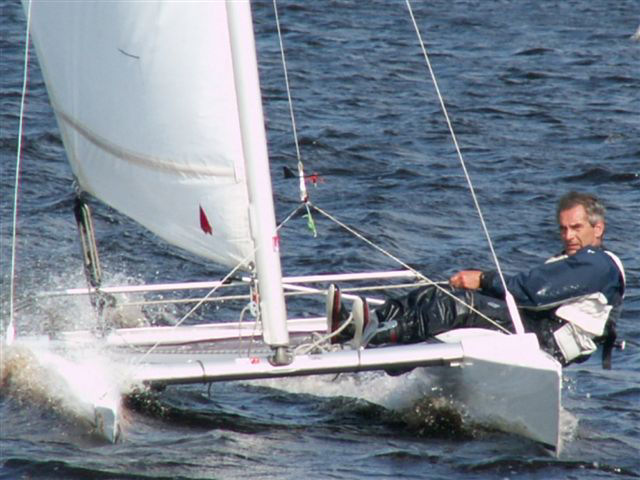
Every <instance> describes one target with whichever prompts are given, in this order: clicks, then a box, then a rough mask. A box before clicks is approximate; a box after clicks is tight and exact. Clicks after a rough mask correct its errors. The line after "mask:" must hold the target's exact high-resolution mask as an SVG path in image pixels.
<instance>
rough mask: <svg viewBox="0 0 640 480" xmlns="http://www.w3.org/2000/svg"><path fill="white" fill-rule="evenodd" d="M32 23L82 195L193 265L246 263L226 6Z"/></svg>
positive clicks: (65, 12) (92, 9)
mask: <svg viewBox="0 0 640 480" xmlns="http://www.w3.org/2000/svg"><path fill="white" fill-rule="evenodd" d="M25 3H26V2H25ZM31 16H32V20H31V21H32V31H33V33H34V37H33V38H34V44H35V47H36V49H37V52H38V58H39V60H40V63H41V67H42V71H43V74H44V77H45V81H46V83H47V89H48V92H49V96H50V99H51V103H52V105H53V108H54V110H55V113H56V117H57V119H58V124H59V127H60V130H61V132H62V136H63V140H64V144H65V147H66V150H67V152H68V156H69V161H70V163H71V166H72V169H73V172H74V174H75V176H76V179H77V181H78V183H79V185H80V187H81V189H82V190H84V191H86V192H88V193H90V194H92V195H94V196H95V197H97V198H99V199H100V200H102V201H103V202H105V203H107V204H108V205H110V206H112V207H113V208H115V209H117V210H118V211H120V212H122V213H124V214H125V215H128V216H129V217H131V218H133V219H134V220H135V221H137V222H139V223H140V224H142V225H143V226H145V227H146V228H148V229H149V230H151V231H153V232H154V233H156V234H157V235H159V236H160V237H162V238H163V239H165V240H166V241H168V242H170V243H172V244H174V245H176V246H179V247H181V248H184V249H186V250H188V251H190V252H192V253H194V254H197V255H200V256H203V257H206V258H210V259H212V260H214V261H216V262H219V263H222V264H224V265H228V266H235V265H237V264H238V263H239V262H241V261H243V260H249V261H252V260H253V250H254V245H253V242H252V239H251V234H250V225H249V220H248V218H249V217H248V215H249V214H248V211H249V207H248V202H249V199H248V192H247V186H246V175H245V166H244V158H243V146H242V141H241V136H240V120H239V114H238V103H237V98H236V89H235V88H236V87H235V83H234V76H233V61H232V56H231V47H230V34H229V27H228V22H227V14H226V5H225V2H198V3H197V4H192V5H191V6H190V7H187V8H185V5H184V4H183V3H182V2H162V1H158V2H147V1H145V2H77V1H68V2H34V4H33V6H32V14H31ZM245 34H246V35H249V36H250V37H251V40H253V32H252V31H249V32H245ZM253 101H254V102H258V103H259V102H260V98H259V97H258V98H254V99H253Z"/></svg>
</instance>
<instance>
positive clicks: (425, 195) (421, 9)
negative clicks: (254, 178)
mask: <svg viewBox="0 0 640 480" xmlns="http://www.w3.org/2000/svg"><path fill="white" fill-rule="evenodd" d="M253 7H254V16H255V20H256V35H257V39H258V50H259V59H260V69H261V77H262V82H263V87H264V100H265V111H266V114H267V121H268V135H269V144H270V151H271V154H272V157H273V176H274V178H276V181H275V190H276V196H277V200H278V215H279V217H281V218H283V217H284V216H285V215H286V214H287V213H288V212H289V211H290V210H291V209H292V208H293V207H294V202H295V198H296V197H297V193H296V192H295V188H296V185H295V184H294V183H295V182H293V183H292V182H290V181H285V180H283V179H281V178H280V175H281V174H280V172H281V169H282V167H283V166H284V165H288V166H291V167H293V166H294V165H295V150H294V146H293V143H292V135H291V129H290V126H289V119H288V111H287V106H286V95H285V92H284V90H283V79H282V71H281V67H280V63H279V53H278V46H277V39H276V36H275V27H274V16H273V10H272V6H271V2H253ZM414 9H415V13H416V17H417V19H418V23H419V25H420V27H421V30H422V33H423V35H424V38H425V41H426V43H427V48H428V49H429V51H430V54H431V60H432V63H433V66H434V69H435V71H436V74H437V76H438V79H439V83H440V88H441V90H442V93H443V95H444V97H445V101H446V103H447V106H448V108H449V112H450V115H451V118H452V122H453V124H454V128H455V130H456V133H457V136H458V140H459V142H460V145H461V148H462V151H463V153H464V155H465V158H466V160H467V162H468V166H469V170H470V173H471V175H472V178H473V180H474V184H475V186H476V189H477V193H478V196H479V201H480V204H481V205H482V207H483V210H484V214H485V217H486V221H487V223H488V225H489V228H490V231H491V233H492V237H493V239H494V241H495V245H496V250H497V253H498V256H499V257H500V259H501V261H502V265H503V268H504V269H505V270H506V272H516V271H519V270H520V269H523V268H526V267H527V266H528V265H530V264H532V263H535V262H539V261H542V260H543V259H544V258H546V256H548V255H550V254H552V253H555V252H556V251H557V249H558V239H557V237H556V231H555V226H554V220H553V214H552V211H553V208H554V204H555V201H556V199H557V197H558V195H559V194H560V193H562V192H564V191H566V190H568V189H580V190H587V191H592V192H596V193H598V194H599V195H600V196H601V197H602V199H603V200H604V202H605V203H606V204H607V205H608V207H609V209H608V213H609V225H608V230H607V235H606V237H607V245H608V247H609V248H610V249H612V250H613V251H615V252H617V253H618V254H619V255H620V257H621V258H622V260H623V261H624V263H625V265H626V268H627V276H628V293H627V299H626V304H625V310H624V313H623V316H622V320H621V321H620V325H619V334H620V336H621V337H623V338H625V339H626V340H627V341H628V343H629V346H628V348H627V349H626V350H625V351H623V352H617V354H616V355H615V358H614V362H615V369H614V370H612V371H604V370H602V369H601V368H600V366H599V354H598V355H596V356H594V358H593V359H592V360H590V361H589V362H587V363H585V364H581V365H578V366H572V367H570V368H568V369H567V370H566V371H565V375H564V376H565V387H564V391H563V396H564V402H563V403H564V407H565V409H566V412H564V414H563V418H564V423H565V426H564V428H563V437H564V439H565V447H564V450H563V452H562V454H561V455H560V457H559V458H552V457H550V456H549V455H547V454H546V453H545V452H543V451H541V450H540V449H539V448H537V447H536V446H534V445H531V443H530V442H527V441H524V440H521V439H518V438H514V437H512V436H509V435H505V434H502V433H496V432H492V431H489V430H486V429H475V428H472V427H471V426H469V425H464V424H460V423H459V418H457V416H456V415H455V414H453V413H452V412H450V411H449V410H448V409H447V408H442V407H438V406H437V405H435V406H434V405H428V404H425V405H420V406H419V407H420V408H422V409H423V410H424V409H427V410H428V411H429V412H432V413H431V414H428V415H414V416H411V415H399V414H397V413H396V412H393V411H390V410H387V409H384V408H381V407H376V406H374V405H373V404H371V403H369V402H368V401H367V399H368V398H371V397H372V396H375V395H377V394H381V391H384V389H385V388H386V387H385V384H384V382H383V383H380V382H376V381H373V380H371V379H370V378H368V377H365V378H363V379H360V380H359V381H358V380H357V379H349V381H348V382H346V383H345V384H343V385H342V386H341V387H340V389H337V388H334V390H331V388H332V384H331V383H330V382H328V381H326V379H309V380H295V381H288V382H285V383H283V384H280V386H281V387H283V388H284V389H273V388H270V385H271V384H261V383H249V384H233V383H230V384H221V385H216V386H214V387H213V389H212V391H211V392H210V393H211V395H209V392H208V391H207V388H206V387H201V386H190V387H180V388H170V389H167V390H166V391H165V392H163V393H161V394H159V396H158V397H142V398H131V399H129V400H128V401H127V404H126V425H125V435H124V439H123V441H122V442H121V443H118V444H116V445H108V444H104V443H103V442H102V441H100V440H98V439H96V438H94V437H93V436H92V435H91V434H90V432H89V429H88V427H87V425H86V424H85V423H83V421H81V420H80V419H79V418H80V417H81V415H80V412H79V411H78V412H77V413H78V415H77V416H74V415H71V414H70V413H69V412H70V410H71V411H73V409H74V408H76V409H81V408H82V407H81V406H80V405H69V400H68V397H69V396H68V392H67V391H65V390H64V389H63V388H61V387H60V384H59V383H57V380H56V378H55V376H52V375H51V372H50V370H42V369H40V368H38V367H37V363H36V362H35V361H34V359H33V358H30V357H29V356H28V355H27V356H26V357H25V356H20V355H16V352H7V351H6V350H5V351H4V352H3V359H2V367H3V372H11V373H12V375H13V377H12V379H11V381H8V382H4V379H3V387H2V391H1V393H0V422H1V423H0V428H1V430H0V462H1V464H2V467H1V470H0V478H55V479H69V478H72V479H73V478H83V479H84V478H100V479H112V478H188V479H195V478H221V479H234V478H260V479H262V478H278V479H298V478H303V477H306V478H314V479H315V478H318V479H320V478H336V479H337V478H344V479H369V478H393V479H411V478H432V479H437V478H442V479H444V478H447V479H448V478H479V479H489V478H500V479H503V478H540V479H549V478H571V479H596V478H598V479H600V478H637V477H640V460H638V459H639V458H640V281H639V275H640V250H639V242H638V238H639V236H640V213H638V206H640V177H639V175H640V117H639V113H638V112H639V111H640V80H639V79H638V76H639V73H640V69H639V66H640V42H639V41H638V40H637V39H636V40H634V39H633V38H632V36H633V35H634V33H636V31H637V29H638V28H639V24H640V8H639V5H638V3H637V2H636V1H632V0H626V1H625V0H619V1H601V2H592V1H590V0H576V1H572V2H565V1H559V0H548V1H547V0H543V1H539V2H510V1H486V2H485V1H482V2H481V1H474V0H458V1H439V0H436V1H430V2H415V4H414ZM280 15H281V20H282V23H283V28H284V36H285V37H284V38H285V46H286V49H287V60H288V66H289V71H290V80H291V87H292V93H293V97H294V102H295V112H296V120H297V123H298V129H299V135H300V140H301V149H302V154H303V157H304V160H305V163H306V165H307V168H308V169H309V170H311V171H317V172H319V173H320V174H321V175H322V176H323V179H324V182H323V183H321V184H319V186H318V188H312V190H311V195H312V199H313V201H314V202H315V203H316V204H317V205H319V206H321V207H322V208H324V209H326V210H328V211H330V212H333V213H335V214H337V215H339V217H340V218H341V219H342V220H344V221H345V222H347V223H348V224H350V225H354V226H356V227H357V228H358V229H359V230H360V231H362V232H364V233H366V234H367V236H368V237H369V238H372V239H375V241H376V242H378V243H379V244H380V245H381V246H382V247H384V248H385V249H387V250H389V251H390V252H392V253H393V254H395V255H397V256H398V257H400V258H402V259H403V260H405V261H408V262H409V263H411V264H412V265H414V266H415V267H416V268H418V269H420V270H421V271H423V272H424V273H425V274H427V275H428V276H430V277H433V278H436V279H437V278H446V276H447V275H448V274H450V273H451V272H453V271H454V270H456V269H459V268H463V267H471V266H478V267H482V266H488V265H489V264H490V259H489V255H488V249H487V248H486V243H485V241H484V238H483V236H482V232H481V230H480V227H479V223H478V221H477V215H476V214H475V213H474V211H473V209H472V204H471V199H470V195H469V193H468V192H467V189H466V185H465V182H464V179H463V177H462V173H461V169H460V166H459V163H458V160H457V158H456V156H455V152H454V150H453V146H452V143H451V139H450V137H449V135H448V132H447V128H446V125H445V123H444V120H443V117H442V114H441V113H440V110H439V107H438V104H437V100H436V98H435V96H434V92H433V87H432V86H431V84H430V82H429V80H428V78H427V72H426V69H425V65H424V60H423V58H422V55H421V52H420V50H419V47H418V46H417V43H416V38H415V34H414V32H413V29H412V25H411V23H410V20H409V16H408V14H407V11H406V8H405V6H404V2H400V1H370V2H357V1H355V0H354V1H342V2H326V1H316V2H307V1H304V2H303V1H297V2H281V3H280ZM24 28H25V20H24V16H23V13H22V11H21V8H20V5H19V4H18V3H17V2H16V1H13V0H12V1H9V2H7V3H6V4H3V6H2V16H1V19H0V42H1V43H0V67H1V72H2V75H1V78H0V81H1V83H0V102H1V106H2V108H1V117H0V129H1V130H0V155H1V160H0V161H1V163H0V164H1V166H2V178H1V182H2V183H1V186H0V188H1V193H0V198H1V203H0V213H1V220H2V230H1V235H2V236H1V238H2V245H1V262H2V263H1V266H2V317H3V323H4V322H5V321H6V318H7V299H8V276H9V264H10V263H9V261H10V234H11V215H12V201H13V178H14V175H15V169H14V165H15V152H16V147H17V131H18V127H17V125H18V121H17V120H18V114H19V102H20V92H21V82H22V63H23V62H22V56H23V48H24V37H25V32H24ZM636 35H637V34H636ZM21 178H22V181H21V187H20V193H19V204H20V216H19V218H20V221H19V230H18V233H19V237H18V246H17V253H18V256H17V258H18V263H17V284H16V295H17V297H18V300H19V301H22V300H24V299H27V298H29V296H30V294H32V293H33V292H35V291H39V290H41V289H51V288H61V287H68V286H78V285H82V272H81V270H80V268H81V266H80V260H79V257H78V250H79V248H78V245H77V239H76V231H75V225H74V220H73V216H72V212H71V206H72V203H73V190H72V188H71V180H70V171H69V168H68V166H67V164H66V161H65V158H64V152H63V149H62V144H61V141H60V138H59V134H58V131H57V128H56V125H55V120H54V118H53V115H52V112H51V109H50V107H49V105H48V100H47V96H46V92H45V90H44V86H43V83H42V79H41V75H40V73H39V71H38V68H37V64H36V63H35V62H34V63H33V64H32V66H31V70H30V73H29V98H28V103H27V108H26V124H25V133H24V155H23V168H22V172H21ZM94 213H95V221H96V229H97V231H98V232H97V233H98V237H99V239H100V240H99V241H100V250H101V255H102V262H103V268H104V270H105V271H106V272H107V273H106V276H107V282H113V283H119V282H122V281H126V282H130V283H135V282H140V281H147V282H162V281H168V280H203V279H211V278H214V279H215V278H219V277H220V275H221V274H222V272H221V271H219V270H218V269H217V268H216V267H215V266H212V265H208V264H203V263H201V262H199V261H197V260H196V259H194V258H192V257H190V256H188V255H186V254H184V253H183V252H178V251H176V250H175V249H172V248H171V247H169V246H167V245H165V244H163V243H162V242H160V241H159V240H157V239H156V238H154V237H153V236H152V235H151V234H149V233H147V232H144V231H142V230H141V229H139V228H138V227H137V226H135V225H134V224H132V223H131V222H130V221H128V220H127V219H125V218H123V217H121V216H120V215H118V214H117V213H116V212H113V211H111V210H109V209H107V208H105V207H103V206H100V205H99V204H95V205H94ZM316 220H317V221H318V227H319V236H318V238H316V239H314V238H313V237H312V236H311V235H309V233H308V232H307V231H306V230H305V226H304V221H303V220H295V221H294V222H293V223H292V224H290V226H289V227H287V229H286V230H285V231H284V232H283V250H284V255H283V257H284V269H285V273H288V274H293V273H301V272H303V271H304V272H308V271H322V272H326V271H333V272H335V271H351V270H354V269H355V270H366V269H371V268H374V269H378V268H384V269H389V268H396V265H394V264H393V262H391V261H390V260H389V259H388V258H386V257H384V256H382V255H379V254H377V253H376V252H373V251H372V250H370V249H368V248H367V247H365V246H363V245H362V244H360V243H359V242H357V241H356V240H353V239H351V238H349V237H345V236H344V235H340V234H339V229H337V228H336V227H334V226H332V225H330V224H328V223H327V222H325V221H322V220H321V219H316ZM39 307H40V308H36V309H28V310H27V309H25V310H23V313H22V315H21V316H20V317H19V318H18V323H19V327H20V328H21V329H22V330H30V331H37V330H38V329H42V328H44V327H43V326H46V327H47V328H49V327H50V326H55V325H60V324H64V325H70V324H74V325H78V324H83V322H84V321H86V318H88V317H89V316H90V315H89V312H88V309H87V308H86V306H84V307H83V306H81V305H71V306H70V305H63V306H56V305H49V304H47V305H39ZM9 353H11V355H9ZM42 358H43V357H42V355H41V357H40V359H41V360H42ZM45 360H46V359H45ZM51 361H53V360H51ZM49 365H51V362H50V363H49ZM84 367H85V368H87V369H89V372H91V373H92V374H94V376H97V374H99V373H100V372H99V370H98V369H100V368H104V367H105V365H98V364H92V363H91V362H89V361H88V359H87V361H86V363H85V364H84ZM64 368H65V367H64V366H60V367H59V368H58V370H59V371H63V370H64ZM82 373H83V372H80V373H79V374H78V375H81V374H82ZM341 389H342V390H341ZM310 392H321V393H323V394H324V395H321V396H318V395H313V394H311V393H310ZM340 393H344V394H351V395H355V396H356V398H355V399H353V398H347V397H344V396H339V395H338V394H340Z"/></svg>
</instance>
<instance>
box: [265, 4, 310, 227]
mask: <svg viewBox="0 0 640 480" xmlns="http://www.w3.org/2000/svg"><path fill="white" fill-rule="evenodd" d="M273 11H274V12H275V17H276V28H277V30H278V42H279V43H280V57H281V58H282V70H283V71H284V84H285V87H286V89H287V99H288V102H289V115H290V116H291V129H292V130H293V140H294V143H295V146H296V158H297V160H298V176H299V177H300V200H301V201H302V202H306V201H307V199H308V198H309V194H308V192H307V186H306V185H305V181H304V179H305V177H304V165H303V164H302V156H301V155H300V142H299V141H298V131H297V128H296V117H295V115H294V113H293V100H292V98H291V88H290V86H289V72H288V69H287V60H286V57H285V54H284V42H283V40H282V31H281V29H280V17H279V16H278V4H277V0H273ZM307 213H309V212H307ZM309 215H310V213H309Z"/></svg>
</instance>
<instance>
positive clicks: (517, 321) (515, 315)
mask: <svg viewBox="0 0 640 480" xmlns="http://www.w3.org/2000/svg"><path fill="white" fill-rule="evenodd" d="M405 1H406V4H407V9H408V10H409V15H410V16H411V21H412V22H413V27H414V28H415V31H416V34H417V36H418V41H419V42H420V47H421V48H422V54H423V55H424V59H425V61H426V63H427V67H428V69H429V74H430V75H431V80H432V82H433V86H434V88H435V90H436V94H437V96H438V100H439V102H440V107H441V108H442V113H443V114H444V118H445V119H446V121H447V125H448V127H449V133H450V134H451V138H452V140H453V144H454V145H455V148H456V152H457V154H458V159H459V160H460V164H461V165H462V170H463V172H464V176H465V178H466V180H467V185H468V187H469V191H470V192H471V198H473V203H474V205H475V208H476V211H477V212H478V216H479V217H480V223H481V225H482V230H483V231H484V234H485V237H486V238H487V243H488V244H489V249H490V250H491V255H492V257H493V262H494V264H495V265H496V269H497V271H498V275H499V277H500V281H501V282H502V287H503V288H504V291H505V300H506V301H507V306H508V308H509V313H510V315H511V319H512V321H513V324H514V327H515V329H516V333H524V327H523V325H522V320H521V318H520V313H519V312H518V309H517V307H516V304H515V300H514V299H513V295H511V293H510V292H509V290H508V289H507V284H506V282H505V279H504V275H503V274H502V268H501V267H500V262H499V260H498V256H497V255H496V252H495V249H494V248H493V242H492V240H491V235H490V234H489V229H488V228H487V224H486V223H485V221H484V215H483V214H482V210H481V209H480V203H479V202H478V198H477V196H476V192H475V189H474V187H473V183H472V182H471V176H470V175H469V172H468V171H467V166H466V164H465V161H464V158H463V157H462V152H461V151H460V146H459V145H458V140H457V138H456V134H455V132H454V130H453V125H452V124H451V120H450V119H449V114H448V112H447V107H446V106H445V104H444V99H443V98H442V95H441V94H440V88H439V87H438V81H437V80H436V76H435V73H434V72H433V68H432V67H431V62H430V60H429V55H428V54H427V49H426V47H425V45H424V41H423V40H422V35H421V34H420V28H419V27H418V23H417V22H416V18H415V16H414V15H413V10H412V8H411V2H410V0H405Z"/></svg>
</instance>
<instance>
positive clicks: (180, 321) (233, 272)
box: [137, 204, 304, 364]
mask: <svg viewBox="0 0 640 480" xmlns="http://www.w3.org/2000/svg"><path fill="white" fill-rule="evenodd" d="M302 208H304V204H301V205H298V206H297V207H296V208H295V209H293V210H292V211H291V213H289V215H287V217H286V218H285V219H284V220H283V221H282V222H281V223H280V225H278V227H277V228H276V231H278V230H280V228H281V227H282V226H283V225H284V224H285V223H287V222H288V221H289V220H291V218H292V217H293V216H294V215H295V214H296V213H297V212H298V211H300V210H301V209H302ZM255 253H256V249H254V250H253V252H252V255H255ZM249 258H250V257H247V258H245V259H243V260H242V261H241V262H240V263H238V264H237V265H236V266H235V267H233V268H232V269H231V270H230V271H229V273H227V275H226V276H225V277H224V278H223V279H222V280H221V281H220V283H219V284H218V285H216V286H215V287H214V288H212V289H211V290H210V291H209V292H208V293H207V294H206V295H205V296H204V297H202V298H200V299H199V300H198V301H197V303H196V304H195V305H194V306H193V307H192V308H191V309H190V310H189V311H188V312H187V313H185V314H184V315H183V316H182V318H181V319H180V320H178V322H177V323H176V324H175V325H173V327H172V328H173V329H175V328H178V327H179V326H180V325H182V324H183V323H184V322H185V321H186V320H187V318H189V317H190V316H191V315H192V314H193V313H194V312H195V311H196V310H197V309H198V308H200V307H201V306H202V305H203V304H204V303H205V302H207V301H209V298H210V297H211V295H213V294H214V293H215V292H216V291H217V290H218V289H219V288H220V287H221V286H222V285H223V284H224V283H225V282H226V281H227V280H229V279H230V278H231V277H232V276H233V275H234V274H235V273H236V272H237V271H238V270H239V269H240V267H242V265H245V264H246V262H247V261H248V260H249ZM250 301H251V300H250ZM246 308H247V307H245V309H246ZM245 309H243V311H242V313H241V315H242V316H244V311H245ZM241 321H242V317H241ZM256 324H257V321H256ZM239 338H240V340H242V336H241V335H240V336H239ZM159 346H160V341H157V342H156V343H155V344H153V345H152V346H151V347H149V349H148V350H147V351H146V352H145V353H144V354H143V355H142V356H141V357H140V358H139V359H138V362H137V363H138V364H141V363H142V362H143V361H144V359H145V358H147V357H148V356H149V355H151V353H153V351H154V350H155V349H156V348H158V347H159ZM249 348H251V347H249Z"/></svg>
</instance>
